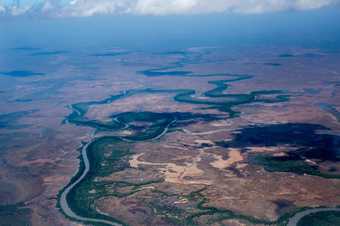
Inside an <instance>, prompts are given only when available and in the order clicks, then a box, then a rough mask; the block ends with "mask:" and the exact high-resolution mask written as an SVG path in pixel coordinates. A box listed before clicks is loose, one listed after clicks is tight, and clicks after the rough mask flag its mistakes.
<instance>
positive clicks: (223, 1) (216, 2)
mask: <svg viewBox="0 0 340 226" xmlns="http://www.w3.org/2000/svg"><path fill="white" fill-rule="evenodd" d="M339 2H340V0H42V1H40V2H38V3H37V2H36V3H34V4H33V3H32V4H26V5H22V6H20V7H17V6H15V7H13V6H12V7H7V8H6V7H4V6H1V2H0V12H1V10H2V11H6V10H7V12H9V14H11V15H20V14H42V15H50V16H60V17H67V16H71V17H72V16H73V17H85V16H93V15H100V14H135V15H178V14H200V13H218V12H226V13H245V14H254V13H265V12H278V11H288V10H312V9H319V8H322V7H326V6H331V5H333V4H338V3H339Z"/></svg>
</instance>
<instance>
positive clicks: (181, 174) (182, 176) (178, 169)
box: [129, 154, 212, 185]
mask: <svg viewBox="0 0 340 226" xmlns="http://www.w3.org/2000/svg"><path fill="white" fill-rule="evenodd" d="M142 156H143V154H136V155H134V156H132V159H131V160H130V161H129V163H130V166H131V167H134V168H138V167H139V166H140V165H147V166H158V167H159V171H160V172H161V173H162V174H163V175H164V179H165V181H166V182H169V183H175V184H205V185H210V184H212V181H210V180H203V179H194V178H195V177H196V178H197V177H200V176H202V175H203V174H204V171H203V170H201V169H199V168H198V163H199V162H200V161H201V156H200V155H199V156H197V157H196V158H194V159H192V161H191V162H187V163H185V164H184V165H177V164H175V163H153V162H146V161H141V160H139V158H140V157H142Z"/></svg>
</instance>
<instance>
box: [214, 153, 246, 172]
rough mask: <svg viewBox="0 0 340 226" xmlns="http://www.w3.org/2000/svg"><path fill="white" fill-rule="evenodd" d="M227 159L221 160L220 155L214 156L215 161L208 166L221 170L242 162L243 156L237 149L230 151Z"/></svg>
mask: <svg viewBox="0 0 340 226" xmlns="http://www.w3.org/2000/svg"><path fill="white" fill-rule="evenodd" d="M228 156H229V158H228V159H223V157H222V156H221V155H216V154H214V158H215V161H213V162H211V163H210V165H211V166H213V167H215V168H217V169H220V170H223V169H225V168H227V167H230V166H231V165H233V164H234V163H237V162H241V161H243V159H244V158H243V156H242V155H241V152H240V151H239V150H237V149H231V150H230V151H229V153H228Z"/></svg>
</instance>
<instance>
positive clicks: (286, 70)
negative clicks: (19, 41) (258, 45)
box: [0, 48, 340, 226]
mask: <svg viewBox="0 0 340 226" xmlns="http://www.w3.org/2000/svg"><path fill="white" fill-rule="evenodd" d="M1 54H9V55H11V56H12V57H13V58H16V59H18V60H17V61H16V62H9V61H1V62H0V69H1V70H0V79H1V81H0V84H1V85H0V97H1V98H0V101H1V103H0V104H1V106H3V107H2V108H1V115H0V140H1V142H0V148H1V149H0V169H1V170H0V185H1V186H0V216H1V219H5V220H2V221H1V222H0V225H25V224H28V225H287V224H289V223H291V222H292V221H290V222H289V220H290V219H291V220H292V219H297V218H298V217H299V216H302V215H303V214H302V213H306V212H304V211H308V212H307V213H313V214H314V215H311V214H308V215H304V216H303V217H301V218H300V219H298V221H297V222H295V223H294V224H298V225H299V226H300V225H310V224H311V222H316V221H318V222H325V219H328V218H329V219H331V220H332V222H335V224H338V223H339V217H338V213H337V211H336V210H338V209H337V207H338V206H339V205H340V189H339V188H340V163H339V161H340V151H339V147H340V121H339V111H340V105H339V103H340V102H339V98H340V96H339V95H340V92H339V87H340V86H339V84H340V80H339V76H340V66H339V65H338V62H339V59H340V54H339V53H336V52H335V53H329V52H325V51H322V50H316V49H277V48H273V49H269V48H268V49H250V50H249V49H247V51H245V50H238V51H228V50H226V49H222V48H192V49H186V50H182V51H176V52H166V53H153V54H151V53H144V52H133V51H128V50H121V49H119V50H111V51H107V50H105V51H97V52H95V51H92V52H85V53H84V52H82V53H73V52H69V51H65V50H36V49H35V48H28V49H11V50H7V51H5V52H2V53H1ZM288 55H289V57H288ZM8 59H10V58H8ZM20 59H22V60H20ZM41 61H43V62H44V64H38V63H37V62H41ZM318 208H320V210H323V211H317V209H318ZM326 210H327V211H326ZM296 213H298V215H295V214H296ZM299 214H300V215H299ZM294 215H295V218H294V217H293V216H294ZM315 219H316V220H315ZM328 223H329V222H328Z"/></svg>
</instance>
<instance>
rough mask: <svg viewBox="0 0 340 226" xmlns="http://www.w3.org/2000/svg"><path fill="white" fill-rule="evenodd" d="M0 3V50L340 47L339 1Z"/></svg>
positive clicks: (69, 0) (75, 0) (59, 0)
mask: <svg viewBox="0 0 340 226" xmlns="http://www.w3.org/2000/svg"><path fill="white" fill-rule="evenodd" d="M19 3H20V4H19V5H17V4H16V2H15V1H14V0H0V15H1V14H2V16H0V49H2V50H3V49H10V48H15V47H18V46H19V47H20V46H29V47H38V48H43V49H50V50H66V51H70V52H72V49H77V50H82V49H88V48H94V49H105V48H108V49H109V48H112V47H122V48H127V49H135V50H147V51H149V50H150V51H160V50H178V49H185V48H190V47H195V46H227V47H228V48H234V47H237V46H249V45H251V46H261V45H265V46H287V47H307V48H324V49H327V50H332V51H333V50H335V49H336V50H340V23H339V22H338V21H339V20H340V7H339V4H340V0H20V2H19Z"/></svg>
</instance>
